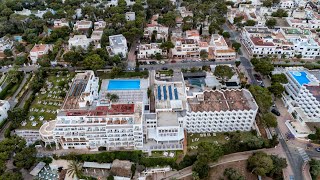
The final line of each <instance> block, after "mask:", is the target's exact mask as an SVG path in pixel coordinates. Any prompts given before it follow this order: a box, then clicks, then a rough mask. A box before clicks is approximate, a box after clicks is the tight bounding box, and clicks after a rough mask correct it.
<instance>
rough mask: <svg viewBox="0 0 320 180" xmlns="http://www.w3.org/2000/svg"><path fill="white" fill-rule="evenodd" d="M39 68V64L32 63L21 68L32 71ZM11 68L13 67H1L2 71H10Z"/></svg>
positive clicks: (0, 70)
mask: <svg viewBox="0 0 320 180" xmlns="http://www.w3.org/2000/svg"><path fill="white" fill-rule="evenodd" d="M38 68H39V66H36V65H32V66H23V67H20V68H19V70H20V71H24V72H31V71H34V70H37V69H38ZM10 69H11V68H2V69H0V72H8V71H9V70H10Z"/></svg>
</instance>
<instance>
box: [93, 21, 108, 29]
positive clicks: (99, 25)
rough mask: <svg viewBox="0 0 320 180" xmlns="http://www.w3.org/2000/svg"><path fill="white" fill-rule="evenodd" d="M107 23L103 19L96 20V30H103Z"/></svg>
mask: <svg viewBox="0 0 320 180" xmlns="http://www.w3.org/2000/svg"><path fill="white" fill-rule="evenodd" d="M106 25H107V23H106V22H105V21H103V20H100V21H97V22H94V30H103V29H104V28H105V27H106Z"/></svg>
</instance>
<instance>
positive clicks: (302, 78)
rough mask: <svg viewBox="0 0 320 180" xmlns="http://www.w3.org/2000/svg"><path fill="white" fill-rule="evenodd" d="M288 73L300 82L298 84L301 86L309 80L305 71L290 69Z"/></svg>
mask: <svg viewBox="0 0 320 180" xmlns="http://www.w3.org/2000/svg"><path fill="white" fill-rule="evenodd" d="M290 74H291V75H292V77H293V78H294V79H295V80H297V81H298V83H299V84H300V86H302V85H303V84H308V83H309V82H310V80H309V79H308V77H307V73H306V72H303V71H290Z"/></svg>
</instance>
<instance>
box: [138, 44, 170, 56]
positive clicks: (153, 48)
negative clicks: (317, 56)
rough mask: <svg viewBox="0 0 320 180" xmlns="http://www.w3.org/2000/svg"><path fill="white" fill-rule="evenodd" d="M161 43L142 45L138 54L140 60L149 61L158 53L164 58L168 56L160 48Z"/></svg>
mask: <svg viewBox="0 0 320 180" xmlns="http://www.w3.org/2000/svg"><path fill="white" fill-rule="evenodd" d="M160 45H161V44H160V43H151V44H140V45H139V51H138V54H137V58H138V59H147V58H150V57H151V56H155V55H156V54H157V53H159V54H161V55H162V56H166V55H167V52H166V51H165V50H162V49H161V48H160Z"/></svg>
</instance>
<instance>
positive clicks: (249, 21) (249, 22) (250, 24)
mask: <svg viewBox="0 0 320 180" xmlns="http://www.w3.org/2000/svg"><path fill="white" fill-rule="evenodd" d="M256 23H257V22H256V21H254V20H250V19H249V20H247V22H246V23H245V25H246V26H254V25H256Z"/></svg>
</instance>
